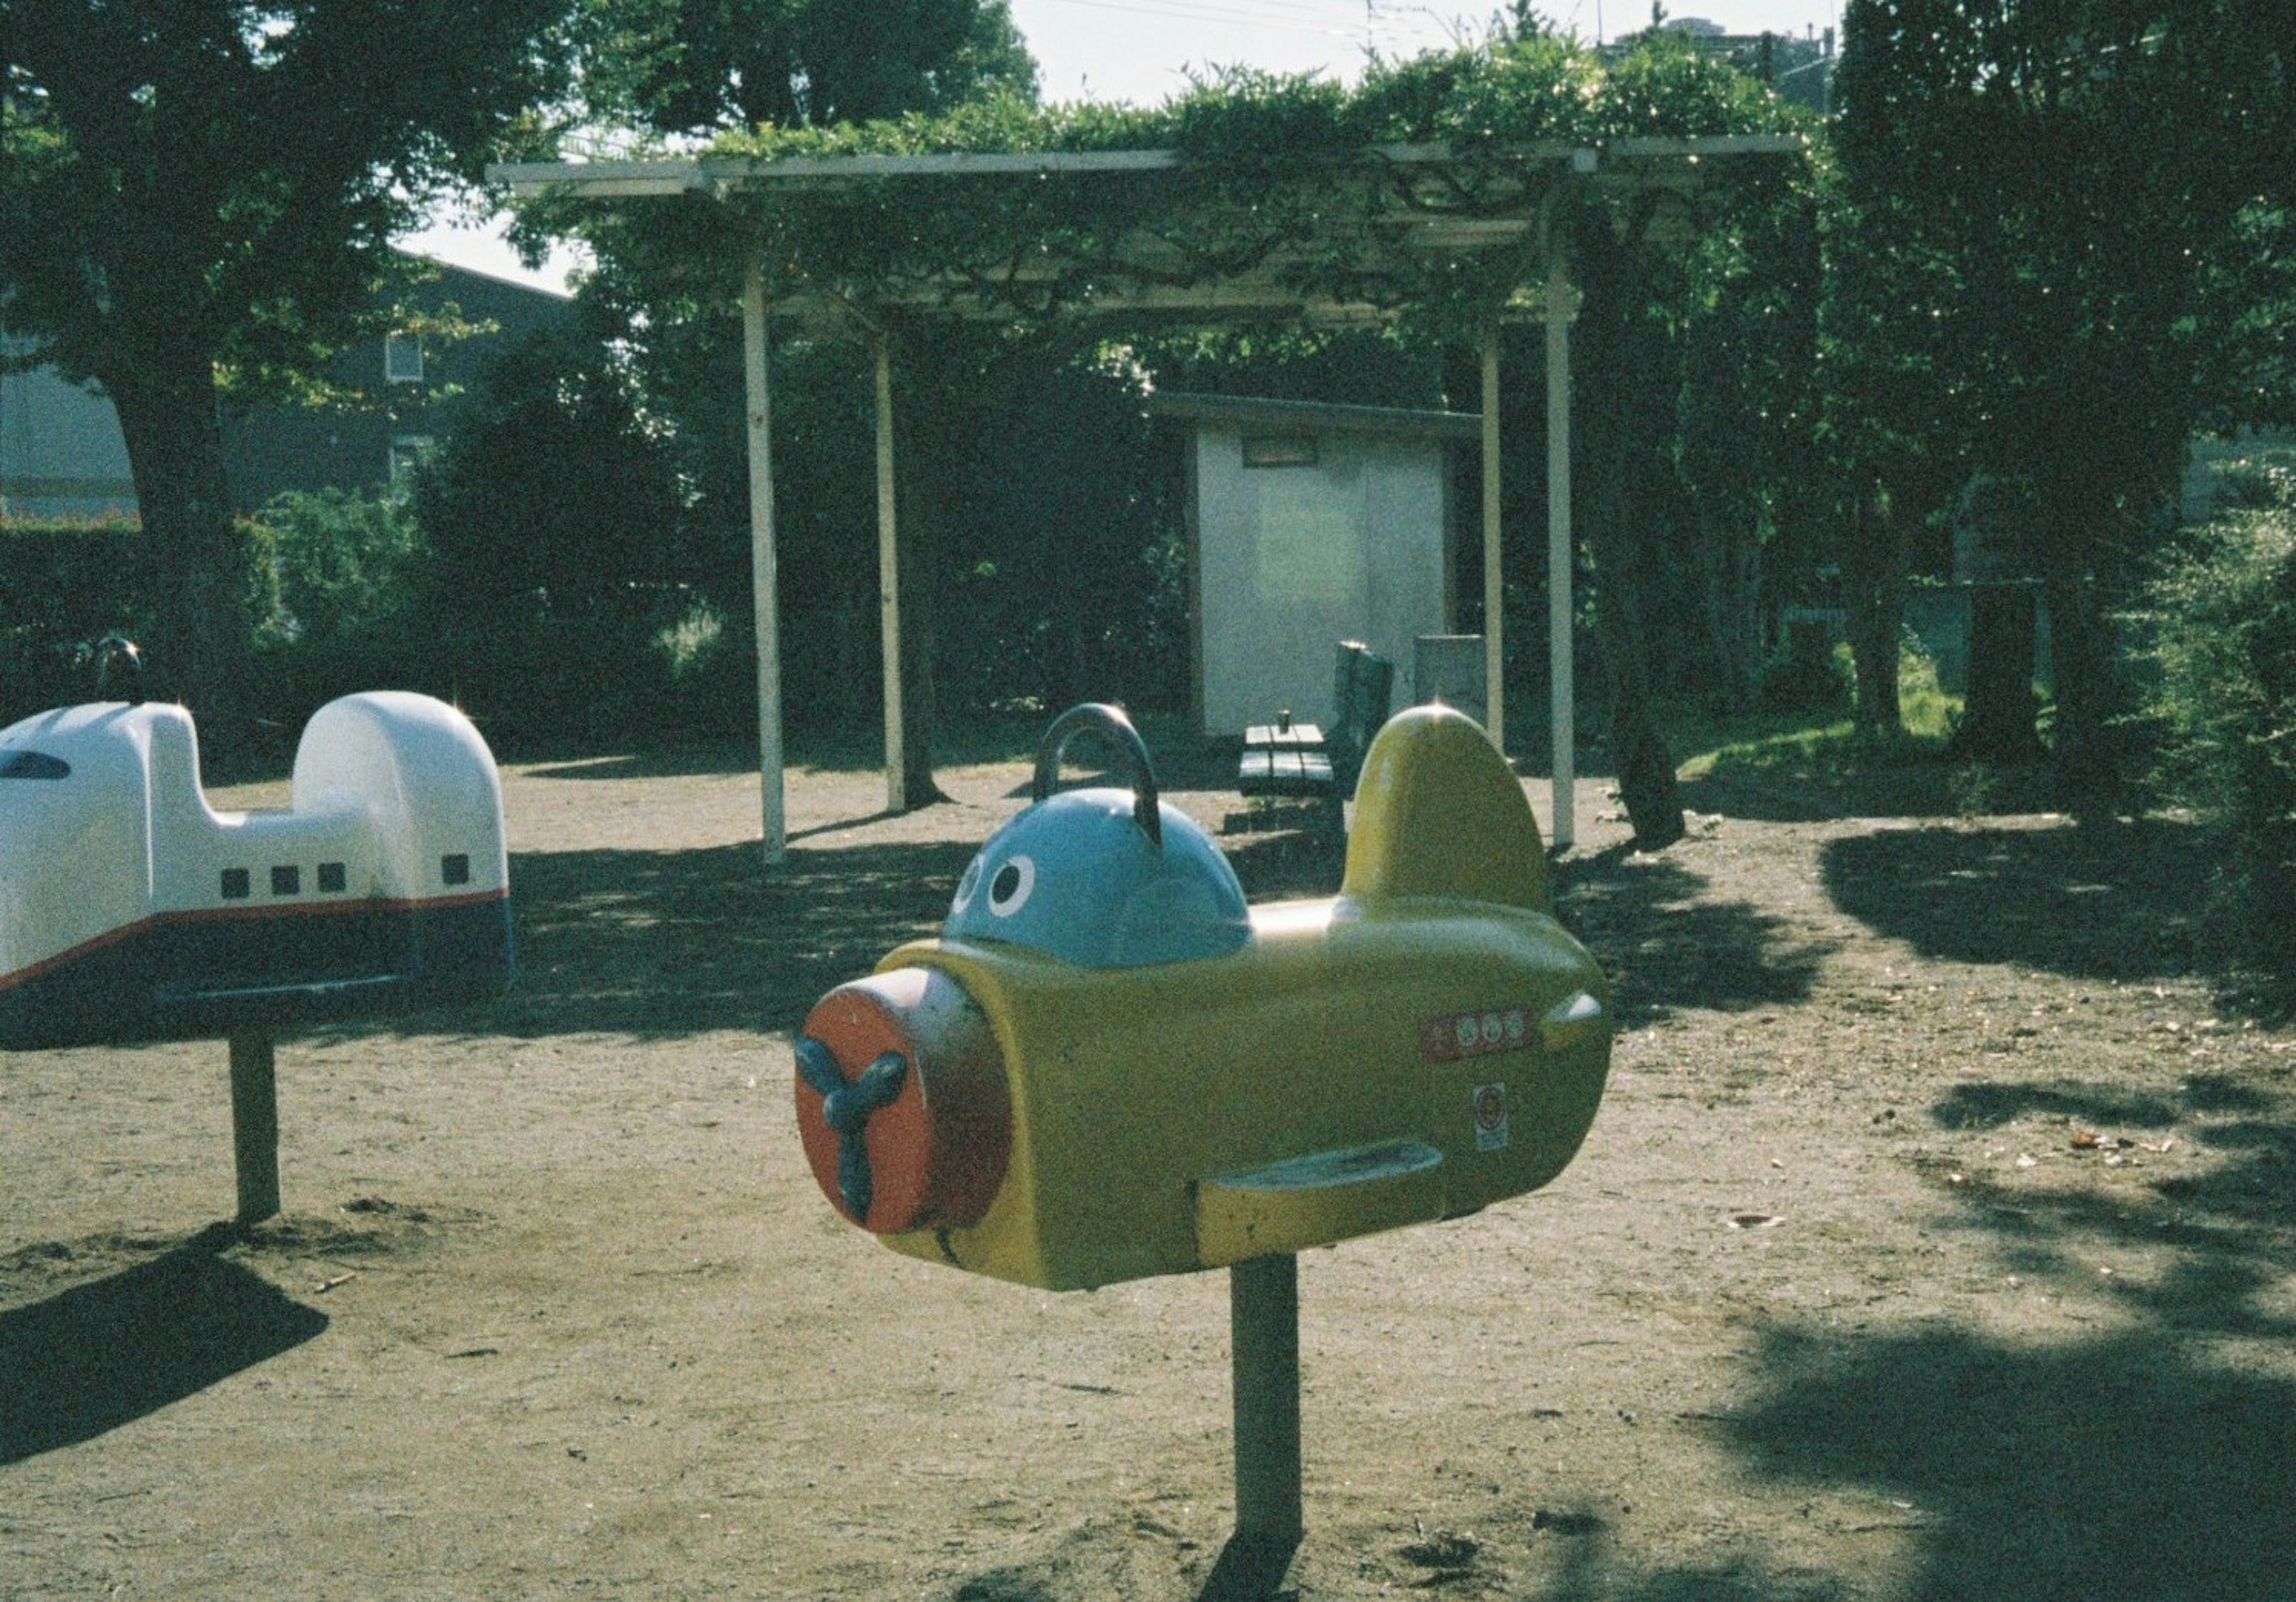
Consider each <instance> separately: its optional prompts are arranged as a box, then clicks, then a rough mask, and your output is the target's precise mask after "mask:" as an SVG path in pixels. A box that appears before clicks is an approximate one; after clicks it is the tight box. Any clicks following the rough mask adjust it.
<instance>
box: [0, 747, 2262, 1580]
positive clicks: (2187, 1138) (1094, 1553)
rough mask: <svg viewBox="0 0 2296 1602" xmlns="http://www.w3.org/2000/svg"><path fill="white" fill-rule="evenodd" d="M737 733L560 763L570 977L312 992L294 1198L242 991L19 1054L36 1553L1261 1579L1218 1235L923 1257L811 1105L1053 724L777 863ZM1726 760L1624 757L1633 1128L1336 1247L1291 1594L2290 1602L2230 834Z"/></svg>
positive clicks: (1235, 840) (1605, 870)
mask: <svg viewBox="0 0 2296 1602" xmlns="http://www.w3.org/2000/svg"><path fill="white" fill-rule="evenodd" d="M738 760H739V758H738V755H736V756H735V757H734V758H731V759H721V760H716V761H710V760H694V761H692V762H685V763H680V762H677V761H661V760H619V759H601V760H591V761H582V762H572V763H565V764H559V765H541V766H527V767H520V768H514V769H513V770H512V771H511V772H510V773H509V774H508V776H507V780H506V789H507V797H508V809H509V818H510V828H511V837H512V853H513V858H512V886H513V896H514V904H515V908H516V920H517V928H518V938H519V940H520V942H521V944H520V960H521V976H520V979H519V982H518V983H517V985H516V987H515V989H514V990H512V993H511V994H510V995H509V996H507V997H506V998H504V999H503V1000H502V1001H500V1002H499V1003H497V1004H495V1005H493V1006H488V1007H485V1008H481V1009H474V1010H466V1011H463V1012H457V1013H453V1014H447V1013H441V1014H437V1015H422V1016H418V1017H414V1018H411V1019H406V1020H400V1021H398V1022H397V1023H389V1024H384V1025H379V1026H372V1027H360V1028H350V1029H341V1030H331V1031H316V1032H313V1033H310V1034H307V1035H305V1036H302V1037H299V1038H295V1039H289V1040H285V1041H283V1042H282V1044H281V1047H280V1049H279V1077H280V1099H281V1109H280V1111H281V1121H282V1126H283V1146H282V1153H281V1170H282V1179H283V1190H284V1193H285V1212H284V1214H283V1217H281V1218H280V1219H279V1220H275V1221H274V1222H273V1223H270V1224H268V1225H266V1226H264V1227H262V1228H259V1229H257V1230H255V1231H254V1232H252V1233H251V1234H250V1235H246V1236H242V1235H240V1234H238V1233H235V1232H234V1230H232V1229H231V1228H229V1227H228V1226H226V1225H225V1224H222V1223H219V1222H218V1221H217V1220H223V1219H225V1218H227V1217H228V1215H229V1212H230V1211H231V1208H232V1205H233V1183H232V1174H231V1160H230V1150H231V1142H230V1128H229V1112H228V1105H227V1099H226V1095H225V1054H224V1049H223V1047H222V1046H221V1044H220V1043H218V1042H212V1041H210V1042H204V1043H196V1044H189V1045H182V1046H155V1047H147V1048H141V1049H117V1050H102V1051H74V1052H55V1053H45V1054H29V1055H22V1056H11V1057H5V1058H0V1596H5V1597H9V1598H18V1597H23V1598H33V1597H37V1598H50V1597H95V1596H143V1597H185V1596H199V1597H224V1596H230V1597H261V1598H433V1597H435V1598H508V1597H559V1596H606V1597H633V1598H677V1597H755V1598H816V1597H818V1598H846V1597H851V1598H936V1599H941V1602H1049V1599H1054V1598H1150V1599H1158V1602H1160V1599H1164V1598H1199V1597H1204V1596H1211V1595H1218V1594H1221V1592H1222V1590H1223V1589H1224V1585H1225V1581H1224V1579H1216V1575H1222V1574H1224V1573H1225V1572H1224V1571H1221V1570H1220V1569H1219V1567H1218V1565H1219V1560H1220V1557H1221V1552H1222V1544H1223V1542H1224V1540H1226V1536H1227V1533H1228V1532H1229V1529H1230V1525H1231V1518H1232V1511H1231V1505H1230V1498H1231V1480H1230V1475H1231V1464H1230V1459H1229V1456H1228V1450H1229V1435H1228V1374H1227V1361H1228V1332H1227V1285H1226V1276H1224V1275H1218V1274H1210V1275H1198V1276H1193V1277H1183V1278H1173V1279H1162V1280H1152V1281H1147V1282H1144V1283H1139V1284H1133V1285H1126V1286H1116V1287H1112V1288H1110V1289H1106V1290H1103V1291H1100V1292H1097V1293H1093V1294H1066V1295H1059V1294H1043V1293H1037V1292H1032V1291H1028V1290H1023V1289H1019V1288H1016V1287H1013V1286H1006V1285H1002V1284H997V1283H994V1282H990V1281H988V1280H983V1279H979V1278H975V1277H969V1276H966V1275H963V1274H959V1273H956V1272H954V1271H951V1270H948V1269H941V1268H938V1267H934V1266H931V1265H927V1264H923V1263H919V1262H914V1261H909V1260H907V1259H905V1258H901V1257H898V1256H896V1255H895V1254H893V1253H888V1252H886V1251H883V1250H881V1248H879V1247H877V1246H875V1245H873V1244H872V1243H871V1242H870V1241H869V1240H868V1239H867V1238H866V1237H865V1236H863V1235H862V1234H861V1233H860V1232H858V1231H857V1230H855V1229H853V1228H849V1227H848V1226H847V1225H845V1224H844V1223H842V1222H841V1221H840V1220H839V1219H838V1218H837V1217H836V1216H835V1215H834V1214H833V1213H832V1212H831V1210H830V1209H829V1207H828V1206H827V1205H826V1204H825V1203H824V1201H823V1199H822V1198H821V1196H820V1195H819V1194H818V1192H817V1191H816V1189H815V1187H814V1185H813V1182H812V1180H811V1179H810V1178H809V1177H808V1173H807V1171H806V1169H805V1165H804V1162H803V1160H802V1157H801V1155H800V1153H799V1144H798V1140H797V1137H796V1131H795V1129H794V1126H793V1122H792V1120H791V1109H790V1099H791V1096H790V1077H791V1063H790V1054H789V1031H790V1029H791V1026H792V1024H793V1023H796V1022H797V1021H798V1020H799V1018H801V1017H802V1015H803V1014H804V1012H805V1011H806V1009H807V1007H808V1006H809V1005H810V1003H811V1002H812V1000H813V999H814V998H815V997H816V996H817V995H818V994H819V993H820V992H821V991H822V990H825V989H826V988H828V987H829V986H830V985H832V984H833V983H835V982H839V981H840V980H843V979H845V978H848V977H850V976H852V975H854V974H858V973H861V972H863V971H865V969H866V968H867V967H868V966H869V965H871V964H872V963H873V962H874V960H875V959H876V957H878V956H879V955H880V954H881V952H883V951H884V950H885V949H888V948H889V947H890V946H891V945H892V944H894V943H895V942H896V941H898V940H901V939H903V938H906V937H907V936H910V935H912V934H916V933H922V932H931V930H932V929H933V928H934V927H936V926H937V925H938V923H939V918H940V916H941V915H942V913H943V911H944V910H945V908H946V906H947V900H948V896H949V893H950V891H951V889H952V887H953V885H954V883H955V879H956V877H957V875H958V873H959V872H960V871H961V869H962V868H963V867H964V862H965V860H966V859H967V858H968V857H969V856H970V855H971V853H972V850H973V849H974V847H975V846H976V845H977V844H978V843H979V842H980V840H981V839H982V838H983V837H984V836H985V834H987V832H988V829H989V828H990V827H991V826H993V824H994V823H995V822H996V820H997V819H998V818H999V817H1001V816H1003V815H1005V814H1006V813H1008V812H1010V811H1011V810H1013V809H1015V808H1017V807H1018V806H1019V805H1020V804H1021V799H1022V796H1023V794H1024V792H1025V772H1024V770H1023V769H1022V768H1021V767H1020V766H1019V765H1017V764H1007V765H1003V766H986V767H979V768H956V769H950V770H945V771H944V774H943V778H942V782H943V784H944V785H945V787H946V788H947V789H948V791H949V792H950V793H951V794H952V795H953V797H954V798H955V800H954V802H953V804H950V805H946V806H936V807H933V808H931V809H926V810H924V811H922V812H920V813H917V814H914V815H912V816H909V817H899V818H888V817H882V816H881V815H880V809H881V805H882V794H883V793H882V788H881V780H880V779H879V778H878V777H877V776H874V775H873V774H869V773H817V772H802V773H799V774H797V775H795V776H793V779H792V784H791V792H790V808H791V833H792V845H791V857H790V861H789V864H788V866H787V867H786V868H785V869H783V870H782V871H779V872H777V873H775V874H772V875H766V874H763V873H761V871H760V869H759V867H758V856H757V850H756V846H755V843H754V839H755V835H756V832H757V811H758V802H757V790H756V782H755V779H754V777H753V776H747V775H744V774H743V773H742V772H740V771H738V770H737V764H738ZM1209 771H1210V772H1216V770H1209ZM1189 782H1201V783H1202V784H1203V785H1206V786H1207V787H1204V788H1201V789H1194V790H1181V791H1178V792H1177V793H1172V794H1171V796H1170V799H1172V800H1174V801H1177V802H1179V803H1180V804H1182V805H1185V806H1186V807H1188V808H1189V809H1191V810H1192V811H1194V812H1195V813H1196V814H1197V815H1198V816H1200V817H1202V818H1203V819H1204V820H1205V821H1207V822H1208V823H1210V824H1211V825H1213V826H1216V827H1221V828H1223V829H1226V827H1227V826H1228V825H1230V824H1231V823H1233V822H1238V821H1241V820H1240V819H1237V818H1235V817H1232V814H1233V813H1234V809H1235V807H1236V806H1237V804H1238V803H1237V801H1236V798H1235V797H1234V795H1233V794H1231V793H1222V792H1220V791H1218V790H1217V789H1215V788H1211V787H1210V785H1212V784H1214V783H1216V780H1215V779H1214V778H1212V777H1210V776H1204V777H1202V778H1201V781H1189ZM1530 789H1531V792H1532V795H1533V799H1534V804H1535V805H1536V807H1537V808H1538V810H1539V813H1540V817H1541V821H1542V825H1544V824H1545V822H1546V793H1545V792H1546V786H1545V785H1544V784H1543V783H1538V782H1535V783H1533V784H1532V785H1530ZM264 794H265V793H255V795H254V799H257V800H260V799H263V795H264ZM236 799H238V800H239V801H242V803H243V802H244V801H246V800H247V799H248V796H247V794H245V793H242V794H241V795H240V796H238V797H237V798H236ZM1692 799H1693V804H1696V805H1698V806H1699V807H1700V809H1701V810H1700V813H1699V816H1698V817H1697V818H1696V819H1695V823H1694V826H1693V833H1692V835H1691V837H1690V838H1689V839H1688V840H1686V841H1685V842H1682V843H1680V844H1679V845H1677V846H1675V847H1674V848H1672V849H1670V850H1666V851H1664V852H1661V853H1656V854H1652V855H1637V854H1634V853H1631V852H1628V851H1627V850H1624V849H1623V839H1624V829H1623V826H1622V825H1621V824H1620V822H1619V821H1618V820H1617V818H1616V817H1615V816H1614V815H1613V814H1614V812H1615V802H1613V801H1609V800H1608V799H1606V797H1605V795H1604V793H1603V786H1602V785H1599V784H1587V785H1582V787H1581V790H1580V792H1579V798H1578V810H1579V820H1580V827H1579V835H1580V838H1579V841H1578V842H1576V844H1575V845H1574V847H1573V849H1572V850H1570V852H1568V853H1567V854H1566V855H1565V856H1564V857H1563V858H1562V861H1561V863H1560V865H1559V874H1560V880H1559V883H1560V884H1561V887H1562V908H1563V915H1564V918H1565V921H1566V922H1567V923H1568V924H1570V925H1571V926H1572V927H1573V928H1574V929H1575V930H1576V931H1577V932H1579V934H1580V936H1581V938H1583V939H1584V940H1586V941H1587V943H1588V944H1589V945H1590V946H1591V947H1592V949H1594V950H1595V954H1596V955H1597V956H1598V957H1600V958H1601V959H1602V960H1603V963H1604V965H1606V966H1607V967H1608V968H1609V969H1610V971H1611V974H1613V975H1614V976H1615V978H1616V980H1617V983H1618V987H1619V997H1620V1004H1621V1010H1622V1014H1623V1018H1624V1023H1625V1025H1626V1031H1625V1032H1624V1033H1623V1034H1622V1035H1621V1036H1620V1039H1619V1040H1618V1042H1617V1047H1616V1055H1615V1059H1614V1064H1613V1069H1612V1076H1611V1084H1610V1089H1609V1091H1608V1094H1607V1097H1606V1098H1605V1101H1604V1103H1603V1111H1602V1113H1601V1115H1600V1117H1599V1118H1598V1119H1597V1121H1596V1122H1595V1129H1594V1132H1593V1134H1592V1135H1591V1136H1590V1138H1588V1140H1587V1145H1586V1146H1585V1148H1584V1150H1583V1151H1582V1152H1581V1154H1579V1158H1578V1160H1577V1161H1576V1162H1575V1163H1573V1164H1572V1166H1571V1167H1570V1169H1569V1170H1568V1171H1566V1172H1565V1173H1564V1174H1563V1175H1562V1177H1561V1178H1560V1179H1558V1180H1557V1181H1556V1182H1555V1183H1554V1185H1553V1186H1551V1187H1549V1188H1547V1189H1546V1190H1545V1191H1543V1192H1541V1193H1539V1194H1538V1195H1533V1196H1529V1197H1526V1198H1523V1199H1521V1200H1520V1201H1516V1202H1512V1203H1508V1204H1503V1205H1501V1206H1498V1207H1495V1208H1493V1209H1491V1210H1490V1211H1488V1212H1485V1213H1484V1214H1482V1215H1480V1216H1478V1217H1474V1218H1471V1219H1465V1220H1458V1221H1456V1222H1453V1223H1448V1224H1444V1225H1439V1226H1433V1227H1429V1228H1420V1229H1415V1230H1409V1231H1405V1232H1401V1233H1398V1234H1393V1235H1389V1236H1379V1237H1374V1238H1372V1239H1368V1240H1363V1241H1357V1242H1353V1243H1349V1244H1348V1245H1342V1246H1340V1247H1337V1248H1334V1249H1332V1250H1329V1251H1324V1252H1317V1253H1311V1254H1309V1255H1308V1256H1307V1257H1306V1258H1304V1259H1303V1260H1302V1261H1301V1264H1300V1302H1301V1331H1300V1336H1301V1364H1302V1372H1303V1392H1304V1396H1303V1417H1304V1436H1305V1458H1306V1465H1305V1481H1306V1497H1307V1518H1308V1533H1307V1538H1306V1540H1305V1542H1304V1544H1303V1545H1302V1546H1301V1548H1300V1550H1299V1552H1298V1554H1297V1555H1296V1557H1294V1559H1293V1561H1292V1564H1291V1566H1290V1570H1289V1573H1288V1575H1286V1576H1285V1577H1284V1578H1283V1581H1281V1586H1282V1594H1284V1595H1297V1596H1300V1597H1302V1598H1359V1597H1375V1596H1386V1595H1408V1594H1414V1593H1416V1592H1422V1591H1426V1592H1432V1593H1434V1594H1436V1595H1439V1596H1445V1597H1454V1598H1486V1597H1490V1598H1499V1597H1505V1598H1516V1597H1521V1598H1558V1599H1562V1598H1567V1599H1570V1602H1598V1599H1600V1602H1610V1599H1619V1602H1625V1599H1628V1598H1636V1599H1643V1602H1691V1599H1693V1598H1696V1599H1707V1598H1718V1599H1721V1602H1733V1599H1742V1598H1743V1599H1752V1598H1908V1599H1914V1598H1918V1599H1923V1602H1945V1599H1947V1598H2055V1597H2066V1598H2076V1597H2078V1598H2194V1599H2199V1598H2210V1599H2235V1602H2240V1599H2248V1598H2259V1599H2260V1598H2292V1597H2296V1556H2292V1555H2296V1341H2292V1339H2291V1337H2292V1335H2296V1034H2292V1033H2291V1032H2289V1031H2287V1030H2286V1029H2285V1028H2284V1027H2281V1026H2277V1025H2276V1024H2274V1023H2270V1022H2268V1021H2267V1022H2264V1023H2258V1022H2256V1021H2254V1020H2253V1019H2252V1018H2251V1017H2247V1016H2243V1014H2242V1012H2241V1011H2240V1010H2239V1008H2238V1007H2237V1006H2234V1005H2232V1004H2230V1003H2228V1002H2226V1000H2224V999H2223V998H2222V994H2223V993H2222V990H2221V988H2220V986H2219V985H2218V982H2217V981H2216V980H2215V979H2214V978H2212V976H2211V975H2210V973H2209V972H2208V962H2207V960H2206V953H2207V952H2208V951H2209V950H2210V949H2212V945H2213V942H2212V941H2211V939H2210V935H2211V931H2210V928H2209V927H2208V926H2207V924H2206V920H2205V918H2204V916H2203V915H2202V910H2201V908H2202V904H2203V902H2202V893H2201V885H2202V881H2203V879H2204V878H2205V875H2206V874H2207V871H2208V866H2209V865H2208V863H2207V861H2206V859H2205V857H2204V855H2203V852H2202V847H2201V846H2200V844H2199V843H2198V842H2196V841H2195V840H2194V838H2193V837H2192V834H2191V831H2190V830H2189V829H2187V828H2185V827H2184V826H2180V825H2178V824H2177V823H2175V822H2173V821H2167V820H2154V821H2148V822H2146V823H2144V824H2141V825H2122V826H2114V827H2110V828H2106V829H2103V830H2081V829H2077V828H2075V827H2074V826H2072V825H2071V823H2069V822H2067V821H2065V820H2063V819H2061V818H2057V817H2050V816H2046V815H2040V814H2029V815H2023V816H2017V817H1986V818H1980V819H1974V820H1972V819H1962V818H1955V817H1926V818H1892V817H1827V816H1824V813H1825V811H1826V809H1825V807H1824V806H1817V807H1815V808H1813V807H1810V806H1808V805H1804V804H1800V803H1797V804H1792V805H1787V804H1775V803H1774V802H1773V801H1765V800H1763V799H1762V798H1759V797H1754V798H1751V799H1749V798H1744V797H1729V796H1723V795H1720V794H1719V793H1703V792H1696V793H1693V797H1692ZM1262 821H1276V822H1282V821H1283V820H1280V819H1279V820H1262ZM1223 840H1224V843H1226V844H1227V845H1228V846H1229V847H1230V848H1231V850H1232V851H1233V852H1234V856H1235V858H1236V860H1237V862H1238V866H1239V870H1240V871H1241V872H1242V874H1243V875H1244V878H1245V882H1246V884H1247V886H1248V887H1249V888H1250V889H1251V891H1252V892H1253V894H1254V895H1255V897H1261V896H1265V895H1268V894H1272V893H1275V892H1277V891H1286V890H1288V891H1327V890H1328V889H1330V888H1331V887H1332V886H1333V884H1334V883H1336V870H1337V862H1336V859H1334V858H1333V856H1332V855H1331V854H1330V853H1329V852H1328V851H1327V850H1324V849H1323V848H1321V847H1320V846H1319V844H1318V843H1317V842H1316V839H1315V838H1314V837H1313V836H1312V835H1310V834H1300V833H1292V832H1286V831H1285V830H1283V829H1282V828H1276V829H1262V830H1259V831H1258V832H1253V833H1249V834H1247V833H1241V832H1234V831H1231V832H1228V833H1225V834H1223Z"/></svg>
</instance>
